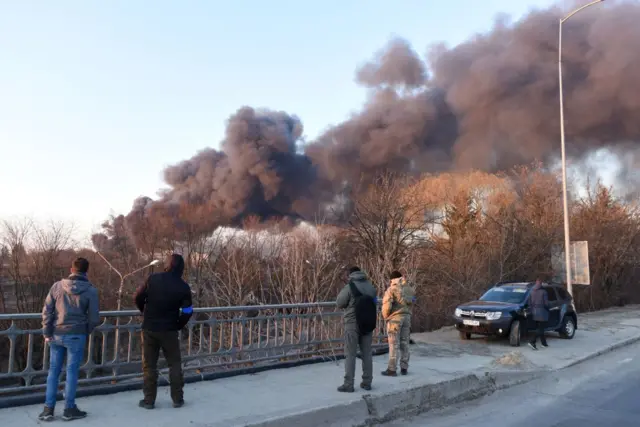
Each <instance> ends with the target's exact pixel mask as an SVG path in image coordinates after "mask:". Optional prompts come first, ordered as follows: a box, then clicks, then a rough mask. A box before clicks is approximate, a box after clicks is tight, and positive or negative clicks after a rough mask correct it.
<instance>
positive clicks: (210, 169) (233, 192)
mask: <svg viewBox="0 0 640 427" xmlns="http://www.w3.org/2000/svg"><path fill="white" fill-rule="evenodd" d="M301 135H302V123H301V122H300V121H299V120H298V118H297V117H295V116H290V115H288V114H286V113H283V112H275V111H256V110H254V109H253V108H249V107H243V108H241V109H240V110H238V112H236V113H235V114H234V115H233V116H231V117H230V118H229V120H228V123H227V130H226V136H225V139H224V141H223V142H222V151H216V150H214V149H212V148H207V149H205V150H203V151H201V152H200V153H198V154H196V155H195V156H194V157H192V158H191V159H189V160H185V161H183V162H181V163H179V164H177V165H174V166H171V167H169V168H167V169H166V170H165V171H164V179H165V181H166V183H167V184H168V185H169V186H170V187H171V189H170V190H168V191H166V192H164V193H163V194H162V196H161V201H160V203H167V204H178V205H179V204H188V205H196V206H206V207H208V208H210V210H211V212H213V213H214V214H215V215H217V216H219V217H220V222H221V223H234V224H235V223H237V222H238V221H240V220H241V219H242V218H244V217H246V216H248V215H258V216H260V217H261V218H267V217H271V216H295V217H303V216H306V215H308V214H309V213H310V212H309V206H313V201H312V200H307V199H308V197H309V196H310V195H311V194H310V189H311V187H312V185H313V183H314V181H315V168H314V166H313V165H312V164H311V162H310V161H309V159H308V158H307V157H306V156H304V155H302V154H299V153H298V151H297V145H296V144H297V142H298V140H299V138H300V137H301Z"/></svg>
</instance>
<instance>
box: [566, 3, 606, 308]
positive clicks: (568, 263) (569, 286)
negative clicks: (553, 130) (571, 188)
mask: <svg viewBox="0 0 640 427" xmlns="http://www.w3.org/2000/svg"><path fill="white" fill-rule="evenodd" d="M603 1H604V0H595V1H592V2H591V3H588V4H585V5H584V6H581V7H579V8H577V9H576V10H574V11H573V12H571V13H569V14H568V15H567V16H565V17H564V18H561V19H560V22H559V25H558V80H559V91H560V151H561V156H562V210H563V213H564V262H565V271H566V274H567V277H566V280H567V291H568V292H569V294H570V295H571V296H573V285H572V283H571V256H570V252H569V250H570V245H571V238H570V234H569V203H568V201H567V161H566V155H565V137H564V97H563V93H562V24H564V23H565V22H566V21H567V20H568V19H569V18H571V17H572V16H573V15H575V14H576V13H578V12H580V11H582V10H584V9H586V8H588V7H589V6H593V5H595V4H598V3H602V2H603Z"/></svg>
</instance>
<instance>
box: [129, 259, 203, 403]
mask: <svg viewBox="0 0 640 427" xmlns="http://www.w3.org/2000/svg"><path fill="white" fill-rule="evenodd" d="M183 272H184V259H183V258H182V256H180V255H178V254H173V255H171V256H170V257H168V258H167V261H166V263H165V270H164V272H162V273H156V274H152V275H150V276H149V278H148V279H147V281H146V282H145V283H144V285H142V286H140V287H139V288H138V290H137V291H136V294H135V303H136V306H137V307H138V309H139V310H140V311H141V312H142V313H143V314H144V320H143V321H142V370H143V375H144V384H143V392H144V399H143V400H141V401H140V407H141V408H145V409H153V408H154V406H155V402H156V395H157V393H158V358H159V357H160V349H162V354H164V358H165V359H166V360H167V364H168V365H169V383H170V386H171V400H173V407H174V408H179V407H181V406H182V405H184V396H183V387H184V378H183V376H182V358H181V355H180V340H179V337H178V332H179V331H180V330H181V329H182V328H184V327H185V326H186V324H187V323H188V322H189V319H190V318H191V315H192V313H193V307H192V305H191V288H190V287H189V285H188V284H187V283H186V282H185V281H184V280H182V274H183Z"/></svg>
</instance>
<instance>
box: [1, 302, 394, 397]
mask: <svg viewBox="0 0 640 427" xmlns="http://www.w3.org/2000/svg"><path fill="white" fill-rule="evenodd" d="M100 315H101V318H102V323H101V325H100V326H99V327H98V328H96V329H95V330H94V331H93V333H92V334H91V336H90V338H89V339H88V340H87V348H86V351H85V363H84V364H83V366H82V367H81V372H80V381H79V382H80V385H81V386H86V385H99V384H104V383H111V384H114V383H120V382H124V381H136V380H139V379H140V377H141V370H142V366H141V365H142V345H141V315H140V313H139V312H138V311H107V312H102V313H100ZM375 334H376V336H375V338H374V347H382V346H386V344H385V342H384V339H385V330H384V322H383V321H382V319H381V316H379V326H378V329H377V330H376V332H375ZM342 337H343V323H342V312H341V311H338V310H337V309H336V306H335V303H333V302H327V303H305V304H283V305H260V306H243V307H214V308H197V309H195V310H194V315H193V317H192V319H191V321H190V322H189V324H188V325H187V326H186V327H185V329H183V331H181V333H180V341H181V346H182V355H183V366H184V370H185V374H186V375H188V374H189V373H191V374H193V373H198V374H201V373H203V372H207V371H216V370H224V371H229V370H238V369H243V368H247V367H254V366H262V365H269V364H271V365H276V366H277V364H279V363H284V362H287V363H289V362H291V361H296V360H302V359H305V358H313V357H315V358H317V357H322V358H326V359H327V360H331V359H333V358H335V357H337V356H339V355H342V354H343V338H342ZM48 359H49V351H48V348H47V345H46V344H45V343H44V339H43V337H42V328H41V315H40V314H36V313H34V314H0V397H2V396H7V395H14V394H20V393H23V392H33V391H42V390H44V388H45V387H46V385H45V382H46V375H47V369H48V365H49V363H48ZM160 367H161V368H162V369H161V375H165V372H166V366H165V364H164V360H161V364H160Z"/></svg>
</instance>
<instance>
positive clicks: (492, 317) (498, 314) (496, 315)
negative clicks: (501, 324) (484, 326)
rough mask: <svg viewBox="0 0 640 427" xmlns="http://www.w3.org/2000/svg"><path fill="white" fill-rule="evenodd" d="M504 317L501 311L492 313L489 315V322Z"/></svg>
mask: <svg viewBox="0 0 640 427" xmlns="http://www.w3.org/2000/svg"><path fill="white" fill-rule="evenodd" d="M500 317H502V312H501V311H490V312H488V313H487V320H498V319H499V318H500Z"/></svg>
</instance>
